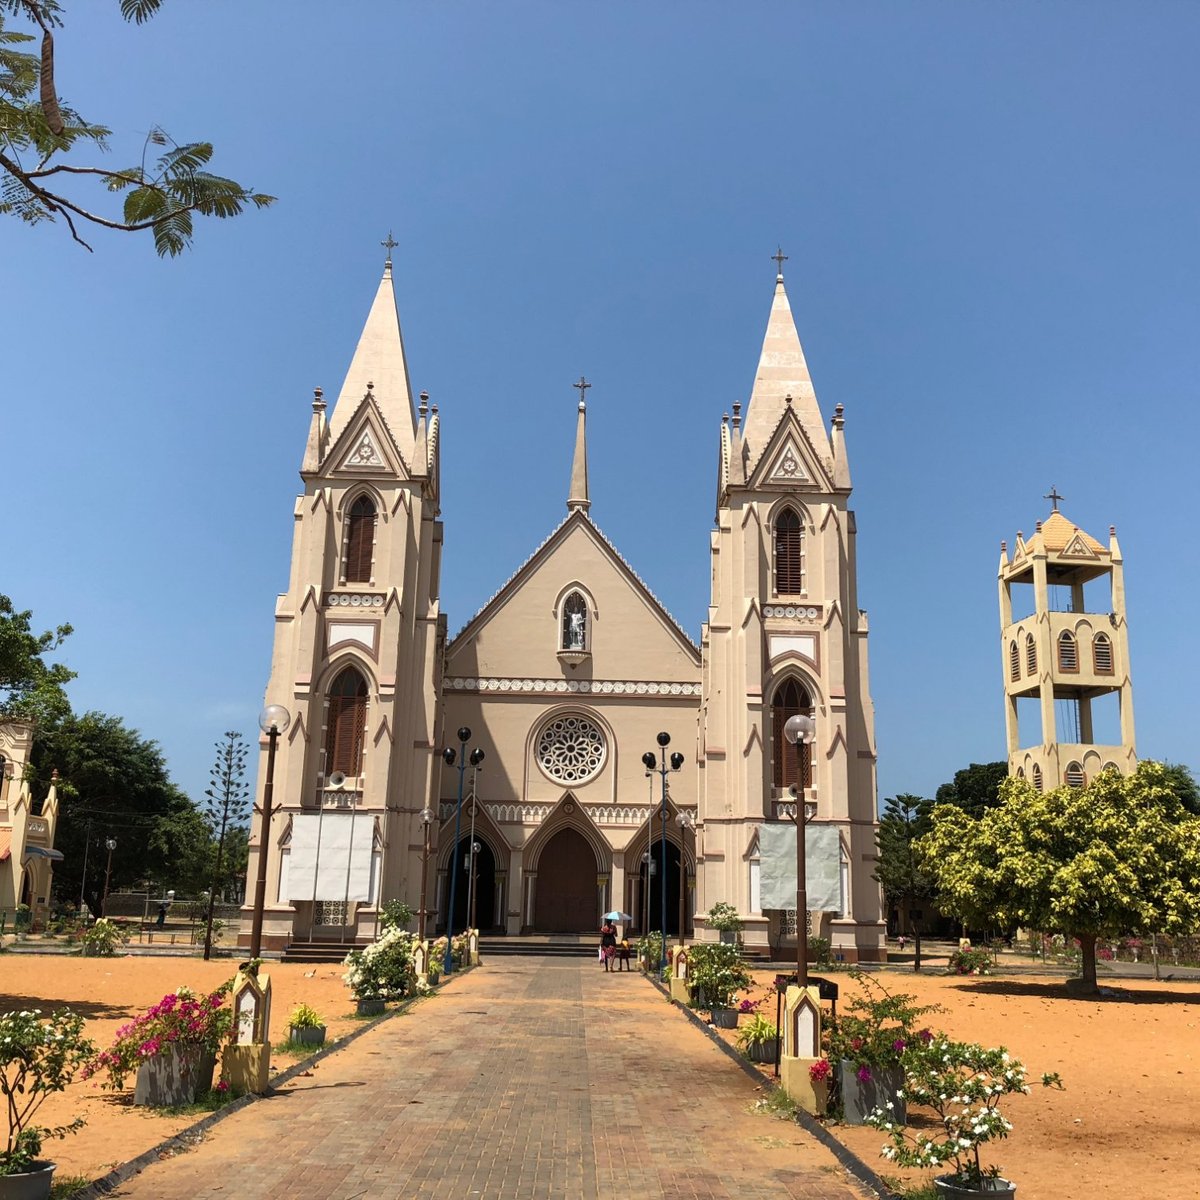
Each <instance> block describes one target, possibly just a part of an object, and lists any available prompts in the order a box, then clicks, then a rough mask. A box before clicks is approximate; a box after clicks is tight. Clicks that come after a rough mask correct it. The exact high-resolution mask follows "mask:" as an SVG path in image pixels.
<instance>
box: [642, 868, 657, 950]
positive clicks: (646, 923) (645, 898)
mask: <svg viewBox="0 0 1200 1200" xmlns="http://www.w3.org/2000/svg"><path fill="white" fill-rule="evenodd" d="M642 865H643V866H644V867H645V868H646V889H645V892H644V893H643V895H642V914H643V916H644V918H645V919H644V920H643V921H642V934H643V935H644V936H645V935H648V934H649V933H650V890H651V888H650V885H651V884H652V883H653V881H654V876H655V875H657V874H658V867H657V865H656V864H655V862H654V855H653V854H651V853H650V851H649V850H647V851H646V853H645V854H643V855H642Z"/></svg>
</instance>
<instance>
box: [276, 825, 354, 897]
mask: <svg viewBox="0 0 1200 1200" xmlns="http://www.w3.org/2000/svg"><path fill="white" fill-rule="evenodd" d="M374 832H375V819H374V817H372V816H370V815H369V814H365V813H358V814H351V813H345V812H338V813H325V814H323V815H322V814H315V813H299V814H297V815H296V816H294V817H293V818H292V841H291V854H290V855H289V857H290V860H291V861H290V862H289V863H288V875H287V895H286V896H284V897H283V899H285V900H358V901H360V902H361V901H366V902H369V901H370V899H371V850H372V843H373V841H374ZM347 882H349V886H350V891H349V895H347V893H346V885H347Z"/></svg>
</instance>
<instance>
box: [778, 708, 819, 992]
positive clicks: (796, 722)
mask: <svg viewBox="0 0 1200 1200" xmlns="http://www.w3.org/2000/svg"><path fill="white" fill-rule="evenodd" d="M783 736H784V737H785V738H786V739H787V740H788V741H789V742H791V743H792V745H793V746H795V747H796V983H797V984H798V985H799V986H800V987H802V988H805V987H808V879H807V876H806V874H805V863H804V830H805V826H806V817H807V814H806V813H805V805H804V751H803V749H802V747H803V746H809V745H812V743H813V740H814V739H815V738H816V736H817V723H816V722H815V721H814V720H813V719H812V717H809V716H805V715H804V714H802V713H797V714H796V715H795V716H792V717H788V719H787V721H786V722H785V724H784V726H783Z"/></svg>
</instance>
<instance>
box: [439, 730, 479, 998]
mask: <svg viewBox="0 0 1200 1200" xmlns="http://www.w3.org/2000/svg"><path fill="white" fill-rule="evenodd" d="M470 740H471V731H470V729H468V728H467V726H465V725H464V726H463V727H462V728H461V729H460V730H459V731H458V742H459V747H460V749H459V750H455V749H454V747H453V746H447V747H446V748H445V750H443V751H442V759H443V760H444V761H445V763H446V766H448V767H453V766H455V764H456V763H457V766H458V804H457V805H456V807H455V809H454V850H453V851H452V853H451V855H450V906H449V908H447V910H446V955H445V962H444V964H443V966H442V973H443V974H445V975H450V974H452V973H453V971H454V899H455V893H456V892H457V890H458V843H459V841H460V840H461V836H462V802H463V776H464V775H466V773H467V765H468V763H469V764H470V765H471V766H472V767H478V766H479V764H480V763H481V762H483V759H484V753H483V751H482V750H481V749H480V748H479V747H478V746H476V747H475V749H474V750H472V751H471V753H470V755H468V754H467V743H468V742H469V741H470Z"/></svg>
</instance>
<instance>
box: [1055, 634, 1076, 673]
mask: <svg viewBox="0 0 1200 1200" xmlns="http://www.w3.org/2000/svg"><path fill="white" fill-rule="evenodd" d="M1058 669H1059V670H1060V671H1078V670H1079V648H1078V646H1076V644H1075V635H1074V634H1073V633H1071V632H1070V631H1068V630H1066V629H1064V630H1063V631H1062V633H1060V634H1059V635H1058Z"/></svg>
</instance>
